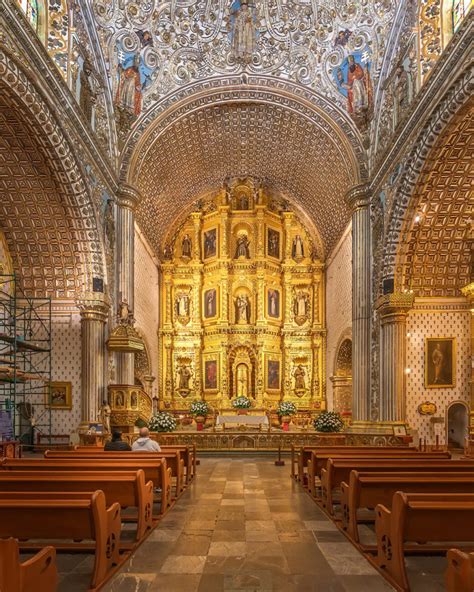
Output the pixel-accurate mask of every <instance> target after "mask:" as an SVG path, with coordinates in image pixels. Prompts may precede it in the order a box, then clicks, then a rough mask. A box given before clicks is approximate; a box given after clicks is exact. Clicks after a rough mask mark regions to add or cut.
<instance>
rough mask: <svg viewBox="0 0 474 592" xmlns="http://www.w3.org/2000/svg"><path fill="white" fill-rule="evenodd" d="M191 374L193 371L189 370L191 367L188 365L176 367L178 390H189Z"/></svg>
mask: <svg viewBox="0 0 474 592" xmlns="http://www.w3.org/2000/svg"><path fill="white" fill-rule="evenodd" d="M192 374H193V373H192V371H191V368H190V367H189V366H186V365H185V364H183V365H182V366H180V367H179V368H178V377H179V382H178V389H179V390H183V391H189V382H190V380H191V377H192Z"/></svg>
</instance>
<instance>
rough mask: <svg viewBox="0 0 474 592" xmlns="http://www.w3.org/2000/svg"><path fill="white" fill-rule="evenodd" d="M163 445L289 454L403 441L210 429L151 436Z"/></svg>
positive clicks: (377, 436)
mask: <svg viewBox="0 0 474 592" xmlns="http://www.w3.org/2000/svg"><path fill="white" fill-rule="evenodd" d="M152 437H153V438H154V439H156V440H158V442H160V444H162V445H187V446H192V445H195V446H196V449H197V450H198V451H200V452H206V451H207V452H232V451H235V452H246V451H248V452H258V451H261V452H265V451H268V452H270V451H273V452H277V451H278V450H281V451H282V452H289V451H290V450H291V447H292V445H293V446H318V445H322V446H324V445H325V446H331V445H343V444H348V445H352V446H363V445H366V446H402V445H403V444H404V442H403V440H402V438H400V437H398V436H394V435H390V434H386V435H385V434H384V435H381V434H359V433H357V434H349V433H336V434H334V433H330V434H326V433H321V432H316V431H314V430H307V431H289V432H284V431H282V430H280V429H275V428H271V429H270V430H269V429H266V430H262V429H252V427H247V426H242V427H240V428H239V429H225V430H224V429H219V428H211V429H207V430H204V431H202V432H198V431H196V430H187V431H184V430H183V431H176V432H170V433H168V432H166V433H163V432H162V433H159V434H152Z"/></svg>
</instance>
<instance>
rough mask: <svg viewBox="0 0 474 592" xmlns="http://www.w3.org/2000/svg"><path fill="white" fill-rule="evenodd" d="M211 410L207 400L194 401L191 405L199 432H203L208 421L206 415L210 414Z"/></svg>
mask: <svg viewBox="0 0 474 592" xmlns="http://www.w3.org/2000/svg"><path fill="white" fill-rule="evenodd" d="M209 411H210V408H209V405H208V404H207V403H206V401H200V400H198V401H193V402H192V403H191V405H190V407H189V412H190V413H191V415H194V419H195V420H196V424H197V429H198V432H202V430H203V427H204V423H205V422H206V417H207V416H208V414H209Z"/></svg>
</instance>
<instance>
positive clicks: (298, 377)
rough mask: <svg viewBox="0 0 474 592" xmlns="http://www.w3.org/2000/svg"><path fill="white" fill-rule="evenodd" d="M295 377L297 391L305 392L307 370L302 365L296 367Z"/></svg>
mask: <svg viewBox="0 0 474 592" xmlns="http://www.w3.org/2000/svg"><path fill="white" fill-rule="evenodd" d="M293 377H294V379H295V391H303V390H304V389H305V388H306V382H305V378H306V370H305V369H304V367H303V366H302V365H301V364H298V366H296V368H295V371H294V372H293Z"/></svg>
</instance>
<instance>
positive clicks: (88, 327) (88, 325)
mask: <svg viewBox="0 0 474 592" xmlns="http://www.w3.org/2000/svg"><path fill="white" fill-rule="evenodd" d="M77 305H78V307H79V310H80V314H81V349H82V357H81V360H82V362H81V363H82V389H81V422H83V423H84V422H85V423H88V422H91V421H97V415H98V413H99V409H100V407H101V405H102V402H103V401H105V400H106V398H107V384H106V374H105V370H106V367H105V356H106V350H105V323H106V321H107V315H108V311H109V303H108V301H107V300H106V299H105V298H102V299H101V298H99V297H98V294H97V295H95V294H94V295H86V296H84V297H83V298H80V299H79V300H78V301H77Z"/></svg>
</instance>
